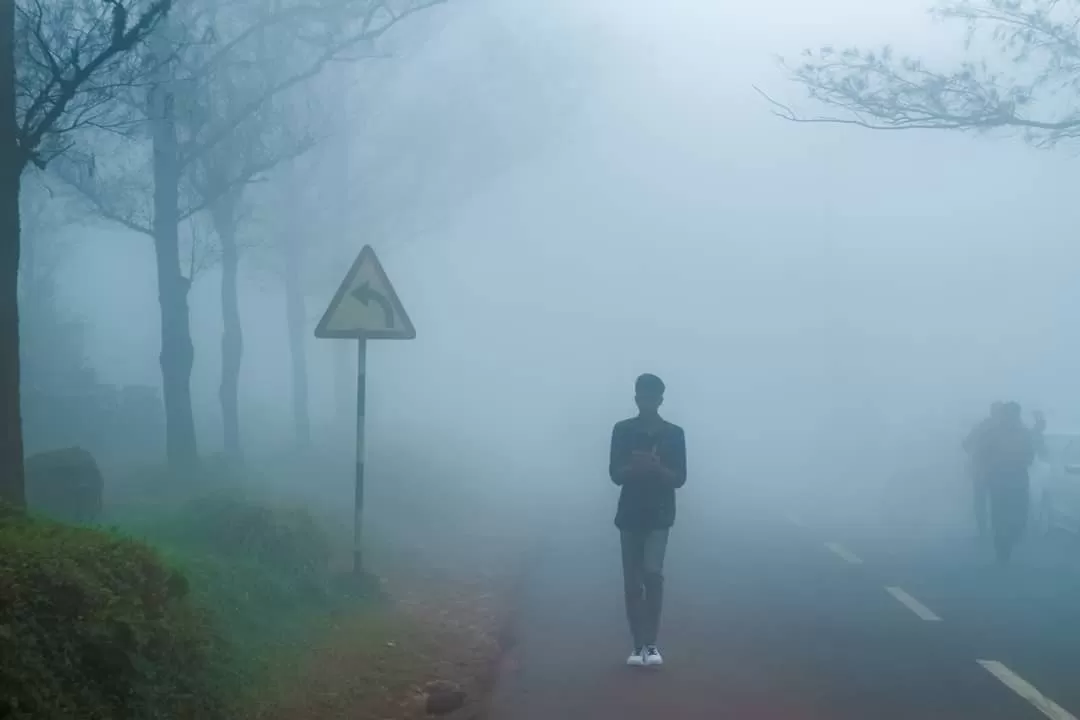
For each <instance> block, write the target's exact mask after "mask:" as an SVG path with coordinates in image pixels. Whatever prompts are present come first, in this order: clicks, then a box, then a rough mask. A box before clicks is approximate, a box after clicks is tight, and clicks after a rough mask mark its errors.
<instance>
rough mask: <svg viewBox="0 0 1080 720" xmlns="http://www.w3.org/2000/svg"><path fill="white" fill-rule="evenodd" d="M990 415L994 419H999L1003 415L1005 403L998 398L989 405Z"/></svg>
mask: <svg viewBox="0 0 1080 720" xmlns="http://www.w3.org/2000/svg"><path fill="white" fill-rule="evenodd" d="M990 417H991V418H993V419H994V420H1001V419H1002V418H1003V417H1005V403H1003V402H1001V401H1000V400H999V401H998V402H996V403H994V404H993V405H991V406H990Z"/></svg>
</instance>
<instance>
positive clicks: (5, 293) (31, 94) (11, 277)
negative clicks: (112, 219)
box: [0, 0, 171, 507]
mask: <svg viewBox="0 0 1080 720" xmlns="http://www.w3.org/2000/svg"><path fill="white" fill-rule="evenodd" d="M170 5H171V0H126V1H125V0H101V1H100V2H94V1H93V0H26V2H16V0H0V413H2V418H0V427H3V433H2V437H0V499H2V500H5V501H7V502H10V503H12V504H14V505H16V506H18V507H22V506H23V505H25V502H26V492H25V483H24V475H23V440H22V417H21V412H20V407H21V400H20V393H19V383H20V380H19V378H20V366H19V300H18V275H19V260H20V252H21V239H20V222H19V194H20V183H21V178H22V174H23V171H24V170H25V169H26V167H27V165H29V164H31V163H33V164H36V165H38V166H39V167H44V166H45V165H46V164H47V163H48V162H49V160H51V159H53V158H54V157H56V156H57V155H58V154H61V153H62V152H64V151H65V150H66V149H67V148H68V147H69V143H70V142H71V140H70V138H71V137H72V135H73V133H74V132H75V131H76V130H79V129H81V128H84V127H87V126H90V125H106V124H108V123H109V121H110V119H111V117H112V115H111V111H112V100H113V99H114V96H115V89H116V87H117V84H123V83H129V84H130V83H131V82H134V81H136V80H137V78H138V77H139V75H140V73H141V71H142V68H141V67H140V66H139V65H138V63H135V62H133V58H132V55H133V53H132V50H134V49H136V48H137V47H138V46H139V45H140V44H141V43H142V42H143V41H144V40H145V39H146V38H147V37H148V36H149V35H150V34H151V33H152V32H153V31H154V29H155V28H156V27H157V25H158V24H159V23H160V22H161V21H162V19H163V18H164V17H165V15H166V14H167V13H168V11H169V8H170Z"/></svg>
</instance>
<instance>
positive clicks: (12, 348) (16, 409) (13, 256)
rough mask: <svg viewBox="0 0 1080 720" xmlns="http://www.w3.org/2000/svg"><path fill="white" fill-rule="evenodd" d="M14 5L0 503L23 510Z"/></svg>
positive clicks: (6, 124) (9, 24)
mask: <svg viewBox="0 0 1080 720" xmlns="http://www.w3.org/2000/svg"><path fill="white" fill-rule="evenodd" d="M17 139H18V125H17V123H16V116H15V2H14V0H0V157H2V158H3V161H2V162H0V500H4V501H6V502H9V503H11V504H12V505H14V506H16V507H19V508H21V507H25V505H26V484H25V482H24V480H23V478H24V477H25V476H24V470H23V440H22V400H21V396H20V393H19V382H20V371H19V242H20V239H19V181H20V179H21V177H22V170H23V167H24V165H25V162H23V160H22V157H21V153H20V150H19V146H18V141H17Z"/></svg>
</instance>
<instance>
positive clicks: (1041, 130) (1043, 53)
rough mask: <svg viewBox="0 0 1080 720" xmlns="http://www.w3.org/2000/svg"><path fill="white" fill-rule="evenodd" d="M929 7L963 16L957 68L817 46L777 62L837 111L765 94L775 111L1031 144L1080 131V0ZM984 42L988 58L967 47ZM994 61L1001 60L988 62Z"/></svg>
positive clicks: (959, 0) (995, 0)
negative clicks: (1005, 135) (821, 111)
mask: <svg viewBox="0 0 1080 720" xmlns="http://www.w3.org/2000/svg"><path fill="white" fill-rule="evenodd" d="M933 13H934V14H935V15H936V16H937V17H939V18H942V19H946V20H959V21H962V22H964V23H966V25H967V45H966V47H967V50H968V53H969V55H970V56H971V57H970V58H969V59H968V60H966V61H964V62H962V63H961V64H960V66H959V67H957V68H955V69H951V70H937V69H933V68H930V67H927V65H926V64H925V63H924V62H923V61H922V60H919V59H917V58H911V57H904V56H899V55H897V54H896V53H895V52H894V51H893V50H892V48H891V47H888V46H886V47H884V48H882V49H880V50H877V51H867V50H862V49H859V48H847V49H843V50H838V49H836V48H833V47H823V48H820V49H818V50H807V51H805V52H804V53H803V58H802V59H801V61H800V62H799V63H798V64H795V65H789V64H786V63H785V67H787V68H788V69H789V70H790V71H791V76H792V79H793V80H794V81H795V82H796V83H798V84H800V85H802V86H803V87H805V88H806V90H807V91H808V93H809V96H810V98H811V99H812V100H814V101H816V102H818V103H821V104H824V105H828V106H831V107H832V108H834V109H835V110H836V111H838V113H837V114H831V115H813V114H812V115H806V114H803V113H800V112H798V111H796V110H794V109H793V108H791V107H790V106H788V105H785V104H782V103H780V102H778V101H776V100H773V99H772V98H769V96H767V95H766V96H765V97H766V98H767V99H768V100H769V101H770V103H771V104H772V106H773V109H774V112H775V113H776V114H777V115H779V116H780V117H782V118H784V119H787V120H791V121H794V122H803V123H840V124H848V125H855V126H859V127H864V128H870V129H874V130H920V129H922V130H925V129H931V130H966V131H974V132H987V131H992V130H1013V131H1016V132H1018V133H1020V134H1021V135H1022V136H1023V137H1024V139H1025V140H1027V141H1028V142H1030V143H1032V144H1033V145H1036V146H1039V147H1048V146H1053V145H1055V144H1057V143H1059V142H1061V141H1063V140H1069V139H1071V138H1075V137H1077V136H1078V135H1080V0H949V1H948V2H944V3H942V4H940V5H939V6H937V7H936V8H935V9H934V10H933ZM985 42H988V43H989V44H990V46H991V47H993V48H994V50H995V52H996V54H997V56H998V57H997V58H995V59H996V61H997V62H996V63H995V62H989V61H987V60H985V59H981V58H978V57H976V56H975V55H974V53H975V48H976V47H978V46H980V45H981V44H983V43H985ZM1002 61H1004V62H1002ZM996 64H1001V65H1004V66H1005V67H1004V68H1003V69H997V70H995V69H993V68H994V66H995V65H996ZM763 94H764V93H763Z"/></svg>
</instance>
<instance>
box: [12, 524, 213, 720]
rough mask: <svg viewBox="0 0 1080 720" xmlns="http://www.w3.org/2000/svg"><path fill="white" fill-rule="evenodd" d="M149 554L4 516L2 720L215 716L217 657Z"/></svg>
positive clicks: (202, 625)
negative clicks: (12, 719)
mask: <svg viewBox="0 0 1080 720" xmlns="http://www.w3.org/2000/svg"><path fill="white" fill-rule="evenodd" d="M187 596H188V582H187V580H186V578H185V577H184V576H183V575H181V574H180V573H178V572H176V571H174V570H171V569H170V568H169V567H167V566H166V564H165V563H164V562H162V560H161V559H160V558H159V556H158V555H157V553H156V552H154V551H153V550H152V549H151V548H149V547H148V546H146V545H143V544H141V543H138V542H134V541H132V540H127V539H124V538H121V537H118V536H116V535H114V534H110V533H106V532H101V531H96V530H87V529H81V528H73V527H68V526H65V525H61V524H58V523H54V522H51V521H47V520H39V519H31V518H26V517H24V516H22V515H21V514H19V513H17V512H14V511H12V510H10V509H0V717H4V718H8V717H10V718H18V719H22V718H26V719H30V718H33V719H34V720H54V719H55V720H61V719H64V720H67V719H69V718H80V720H82V719H86V720H97V719H100V720H127V719H131V720H143V719H151V718H175V719H177V720H186V719H188V718H191V719H192V720H194V719H195V718H199V719H200V720H201V719H206V720H212V719H213V718H216V717H222V716H223V712H224V711H223V703H222V701H221V698H220V693H218V692H217V691H216V690H215V688H216V687H217V681H216V679H215V678H214V677H212V675H211V673H212V667H213V666H214V664H215V663H214V658H215V657H217V656H218V653H219V648H218V641H217V640H216V638H215V636H214V633H213V631H212V628H211V623H210V622H209V618H208V617H207V616H205V615H203V614H202V613H201V612H199V611H198V610H196V609H195V608H193V606H192V604H191V603H190V602H189V600H188V597H187Z"/></svg>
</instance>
